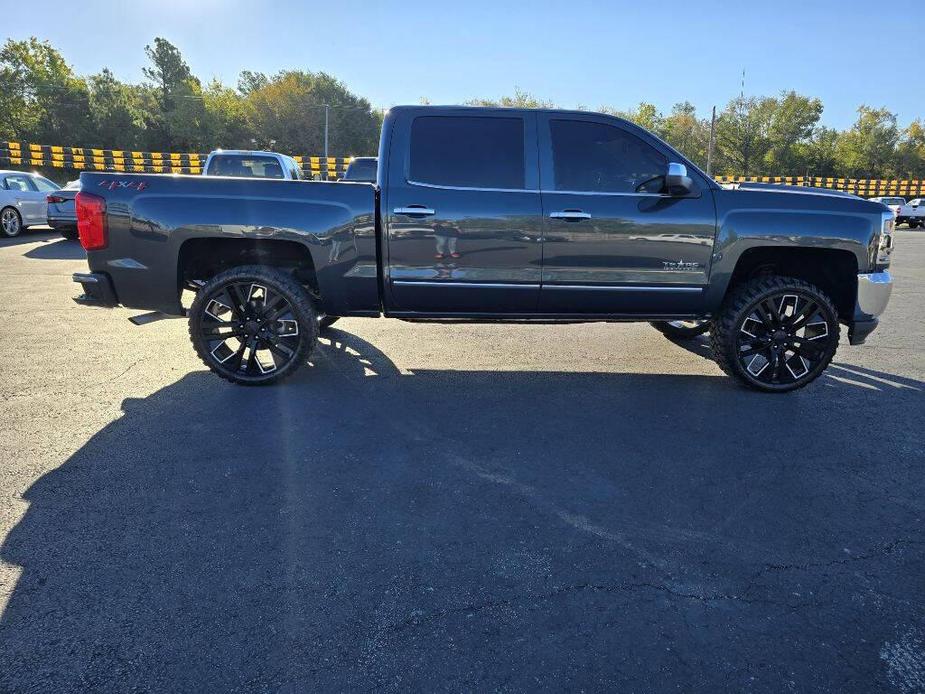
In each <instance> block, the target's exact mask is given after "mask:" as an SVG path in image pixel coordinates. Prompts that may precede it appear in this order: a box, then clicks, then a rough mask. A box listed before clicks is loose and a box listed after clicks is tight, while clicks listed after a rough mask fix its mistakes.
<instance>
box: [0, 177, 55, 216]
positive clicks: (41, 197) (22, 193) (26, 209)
mask: <svg viewBox="0 0 925 694" xmlns="http://www.w3.org/2000/svg"><path fill="white" fill-rule="evenodd" d="M4 188H6V189H7V190H8V191H10V194H11V196H12V197H13V200H14V201H15V204H16V209H18V210H19V214H20V215H21V216H22V222H23V225H28V224H44V223H45V221H46V220H45V210H46V207H45V195H46V194H45V193H41V192H39V190H38V188H36V186H35V184H34V183H33V182H32V176H29V175H28V174H7V176H6V179H5V180H4Z"/></svg>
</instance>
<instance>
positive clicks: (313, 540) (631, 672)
mask: <svg viewBox="0 0 925 694" xmlns="http://www.w3.org/2000/svg"><path fill="white" fill-rule="evenodd" d="M324 342H325V344H323V345H322V346H321V347H320V348H319V350H318V352H317V353H316V354H315V356H314V361H313V367H311V368H306V369H304V370H303V371H302V372H300V373H299V374H298V375H297V376H296V377H295V378H294V379H293V380H291V381H289V382H287V383H284V384H281V385H279V386H276V387H272V388H261V389H253V388H241V387H234V386H230V385H228V384H226V383H224V382H221V381H220V380H219V379H217V378H215V377H214V376H211V375H210V374H207V373H205V372H197V373H192V374H189V375H186V376H184V377H183V378H181V379H180V380H179V381H177V382H176V383H174V384H172V385H170V386H168V387H165V388H163V389H162V390H160V391H158V392H156V393H153V394H152V395H151V396H149V397H146V398H143V399H137V400H131V399H130V400H126V401H125V402H124V403H123V410H124V413H123V416H122V417H121V418H120V419H118V420H117V421H114V422H113V423H111V424H109V425H108V426H106V427H105V428H104V429H102V430H101V431H99V432H98V433H96V434H95V435H94V436H93V437H92V438H91V439H90V440H89V441H88V442H87V443H86V444H85V445H84V446H83V447H82V448H81V449H80V450H78V451H77V452H76V453H75V454H74V455H73V456H71V457H70V458H69V459H68V460H67V461H65V462H64V463H63V464H62V465H61V466H60V467H59V468H57V469H55V470H53V471H52V472H50V473H48V474H46V475H45V476H43V477H42V478H41V479H39V480H38V481H37V482H35V483H34V484H33V485H32V487H31V488H30V489H29V490H28V491H27V493H26V494H25V500H26V501H27V502H28V504H29V507H28V510H27V511H26V513H25V515H24V517H23V518H22V520H21V521H20V522H19V524H18V525H17V526H16V527H15V528H14V529H13V531H12V532H11V533H10V535H9V536H8V538H7V539H6V541H5V542H4V544H3V546H2V548H0V558H2V559H3V561H4V562H7V563H8V564H11V565H14V566H16V567H19V568H20V570H21V573H20V576H19V579H18V582H17V584H16V585H15V587H14V588H13V591H12V595H11V596H10V598H9V602H8V605H7V607H6V610H5V611H4V613H3V615H2V617H0V663H2V667H0V690H20V689H30V690H36V691H45V690H49V691H51V690H55V691H61V690H68V689H104V690H126V689H130V688H133V687H135V688H139V689H145V690H187V691H188V690H205V691H210V690H228V689H245V690H254V689H273V690H278V689H282V690H287V691H304V690H315V691H331V690H355V689H359V688H361V687H362V688H372V687H377V688H387V689H409V688H411V689H414V688H418V689H428V690H432V689H436V688H448V689H469V690H471V689H476V690H484V689H495V688H506V689H511V690H521V689H534V688H535V687H536V684H537V682H541V683H544V686H548V687H549V688H553V689H581V688H585V689H604V688H614V687H618V688H619V685H621V684H622V685H623V687H622V688H623V689H627V688H629V689H634V688H635V689H640V690H655V691H662V690H667V689H674V688H680V689H683V690H685V691H697V690H705V691H717V690H720V689H724V690H725V689H731V690H743V689H752V688H755V687H756V686H757V687H758V688H759V689H764V690H771V691H778V690H781V689H784V688H786V687H787V686H795V687H796V688H797V689H801V690H813V689H831V690H833V691H848V690H856V689H858V690H866V691H870V690H873V689H879V688H888V687H889V686H890V685H891V683H894V681H895V678H896V677H900V678H901V677H903V676H905V675H904V674H903V671H902V668H901V667H900V670H899V671H896V672H894V669H895V668H893V666H891V665H890V663H889V662H888V659H885V658H884V657H883V653H884V652H886V653H890V652H892V651H890V649H891V648H893V647H894V646H895V647H896V648H900V649H901V648H905V647H907V646H908V644H910V643H911V644H913V645H914V643H916V642H920V639H921V637H922V635H923V633H925V608H923V602H922V600H921V596H922V591H923V588H925V586H923V580H922V576H923V575H925V540H923V537H922V532H921V527H922V513H923V510H925V502H923V500H925V493H923V492H925V485H923V475H922V465H923V462H925V454H923V449H922V444H921V421H920V420H921V413H922V408H923V402H925V401H923V393H922V385H923V384H921V383H919V382H916V381H913V380H911V379H903V378H899V377H897V376H894V375H890V374H882V373H878V372H872V371H867V370H863V369H858V368H857V367H853V366H850V367H849V366H844V365H843V366H841V367H840V368H842V369H843V370H844V371H845V372H846V373H845V374H844V379H843V380H836V379H832V378H826V379H822V380H820V381H819V382H818V383H817V384H815V385H814V386H811V387H810V388H809V389H805V390H803V391H800V392H798V393H794V394H792V395H789V396H784V397H777V396H766V395H761V394H756V393H751V392H748V391H746V390H743V389H741V388H738V387H736V386H733V385H731V384H728V382H727V381H726V380H725V379H721V378H720V377H718V376H717V377H715V378H714V377H704V376H662V375H647V374H620V373H587V372H583V373H563V372H516V371H503V372H481V371H467V370H465V367H464V365H461V366H460V370H459V371H456V370H412V371H410V372H402V371H400V370H399V369H398V368H396V366H395V365H394V364H393V363H392V362H391V361H390V360H389V359H388V357H387V356H386V355H384V354H383V353H382V352H381V351H379V350H377V349H375V348H374V347H372V346H371V345H369V344H368V343H366V342H365V341H363V340H361V339H359V338H357V337H355V336H352V335H349V334H347V333H344V332H342V331H336V330H335V331H332V332H331V333H330V337H329V338H327V339H326V340H325V341H324ZM847 372H850V373H847ZM836 375H840V374H836ZM859 383H860V384H862V385H859ZM873 388H876V390H874V389H873ZM917 639H918V640H919V641H916V640H917ZM913 665H915V663H913ZM897 672H898V674H897ZM911 672H913V674H914V672H915V671H914V670H911ZM900 681H901V680H900ZM788 683H790V684H788Z"/></svg>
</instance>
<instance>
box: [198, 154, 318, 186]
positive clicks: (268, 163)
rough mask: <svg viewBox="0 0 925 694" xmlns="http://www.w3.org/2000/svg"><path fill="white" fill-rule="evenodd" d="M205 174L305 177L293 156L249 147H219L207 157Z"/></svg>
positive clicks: (296, 179)
mask: <svg viewBox="0 0 925 694" xmlns="http://www.w3.org/2000/svg"><path fill="white" fill-rule="evenodd" d="M202 175H203V176H234V177H235V178H281V179H284V180H289V181H299V180H302V179H303V178H305V177H304V176H303V175H302V168H301V167H300V166H299V163H298V162H297V161H296V160H295V159H293V158H292V157H289V156H286V155H285V154H280V153H279V152H260V151H256V150H248V149H217V150H215V151H214V152H211V153H210V154H209V156H208V158H206V163H205V166H203V167H202Z"/></svg>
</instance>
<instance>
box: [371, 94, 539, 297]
mask: <svg viewBox="0 0 925 694" xmlns="http://www.w3.org/2000/svg"><path fill="white" fill-rule="evenodd" d="M537 156H538V155H537V148H536V117H535V115H534V114H529V113H527V114H524V113H509V112H503V111H500V112H492V111H489V112H485V111H479V112H478V115H477V116H476V115H473V112H472V111H467V110H465V109H442V110H440V111H439V115H423V116H422V115H414V112H413V111H411V112H407V113H404V114H402V115H401V116H399V117H398V120H397V122H396V123H395V126H394V129H393V134H392V142H391V156H390V158H389V171H388V181H387V185H386V186H385V192H384V193H383V202H382V209H383V214H384V215H386V220H385V221H386V234H387V235H386V238H387V249H386V253H387V262H386V268H387V273H388V274H387V291H388V292H389V302H388V305H389V313H392V314H395V313H407V312H421V313H441V314H448V313H450V314H452V313H468V314H493V313H530V312H534V311H536V307H537V302H538V300H539V288H540V278H541V267H542V216H541V205H540V194H539V180H538V179H539V177H538V164H537Z"/></svg>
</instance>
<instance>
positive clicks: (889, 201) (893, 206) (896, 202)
mask: <svg viewBox="0 0 925 694" xmlns="http://www.w3.org/2000/svg"><path fill="white" fill-rule="evenodd" d="M871 200H873V201H874V202H879V203H880V204H882V205H886V206H887V207H889V208H890V212H892V213H893V216H894V217H898V216H899V212H900V210H902V207H903V205H905V204H906V199H905V198H897V197H888V198H885V197H880V198H871Z"/></svg>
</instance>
